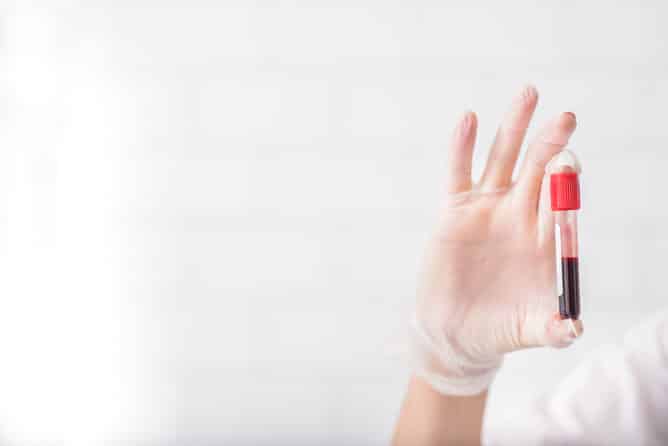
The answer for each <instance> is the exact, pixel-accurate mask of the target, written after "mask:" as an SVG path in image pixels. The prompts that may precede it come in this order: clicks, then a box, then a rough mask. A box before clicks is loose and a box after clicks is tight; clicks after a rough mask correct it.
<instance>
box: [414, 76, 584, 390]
mask: <svg viewBox="0 0 668 446" xmlns="http://www.w3.org/2000/svg"><path fill="white" fill-rule="evenodd" d="M537 99H538V95H537V92H536V90H535V88H533V87H527V88H525V89H524V90H523V91H522V93H521V94H520V95H519V96H518V97H517V98H516V99H515V101H514V102H513V104H512V107H511V109H510V111H509V113H508V115H507V116H506V117H505V119H504V120H503V122H502V124H501V126H500V128H499V130H498V133H497V135H496V139H495V141H494V143H493V145H492V148H491V150H490V154H489V157H488V159H487V165H486V166H485V170H484V173H483V175H482V178H481V180H480V182H479V183H478V184H475V185H474V184H472V181H471V159H472V152H473V146H474V143H475V139H476V129H477V118H476V115H475V114H473V113H472V112H468V113H466V114H464V116H463V117H462V119H461V121H460V122H459V124H458V125H457V127H456V129H455V131H454V134H453V136H452V141H451V146H450V152H449V169H448V173H447V184H446V189H447V191H446V197H445V205H444V208H443V212H442V214H441V221H440V223H439V226H438V229H437V231H436V234H435V236H434V237H433V240H432V241H431V242H430V245H429V248H428V250H427V256H426V262H425V268H424V274H423V276H422V278H421V281H420V289H419V292H418V303H417V311H416V318H415V323H416V331H417V339H418V344H419V353H420V370H419V374H420V375H421V376H422V377H423V378H425V379H426V380H427V382H429V383H430V384H432V386H433V387H435V388H436V389H437V390H440V391H441V392H443V393H453V394H473V393H479V392H481V391H482V390H484V389H485V388H486V387H487V386H488V385H489V382H490V381H491V379H492V377H493V376H494V373H495V371H496V369H497V368H498V367H499V365H500V362H501V358H502V355H503V354H504V353H507V352H511V351H513V350H518V349H522V348H527V347H535V346H545V345H549V346H554V347H564V346H567V345H569V344H570V343H571V342H572V341H573V340H574V339H575V337H576V334H574V333H573V331H572V330H571V328H570V325H569V323H567V321H562V320H561V319H560V317H559V313H558V298H557V295H556V277H555V276H556V265H555V242H554V221H553V215H552V212H551V209H550V202H549V186H548V185H549V183H546V181H545V179H546V178H545V166H546V164H547V163H548V161H549V160H550V159H551V158H552V157H553V156H554V155H555V154H557V153H558V152H559V151H561V150H562V149H563V148H564V146H565V145H566V144H567V143H568V139H569V137H570V136H571V134H572V133H573V131H574V130H575V126H576V122H575V115H574V114H572V113H562V114H560V115H559V116H557V117H556V118H555V119H553V120H552V121H551V122H549V123H548V124H547V125H546V126H545V127H544V128H543V129H542V130H541V131H540V132H539V133H538V135H537V137H536V138H535V140H534V141H533V142H532V143H531V144H530V145H529V148H528V152H527V154H526V157H525V160H524V162H523V165H522V166H521V169H520V170H519V175H518V177H517V181H515V182H513V181H512V176H513V170H514V168H515V164H516V161H517V158H518V154H519V151H520V147H521V145H522V141H523V139H524V136H525V133H526V130H527V127H528V125H529V121H530V120H531V116H532V114H533V112H534V110H535V108H536V103H537ZM575 323H576V329H577V332H578V333H582V323H581V322H580V321H575Z"/></svg>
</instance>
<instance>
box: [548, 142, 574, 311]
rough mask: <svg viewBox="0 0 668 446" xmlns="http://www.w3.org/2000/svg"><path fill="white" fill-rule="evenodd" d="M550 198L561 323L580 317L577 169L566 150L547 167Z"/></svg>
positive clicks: (570, 154) (571, 156)
mask: <svg viewBox="0 0 668 446" xmlns="http://www.w3.org/2000/svg"><path fill="white" fill-rule="evenodd" d="M547 170H548V173H550V195H551V197H550V198H551V204H552V211H553V212H554V217H555V223H556V225H557V226H558V228H559V235H560V239H561V284H562V294H561V295H560V296H559V314H560V316H561V318H562V319H571V320H577V319H578V318H579V317H580V271H579V270H580V268H579V263H580V262H579V256H578V229H577V228H578V225H577V211H578V210H579V209H580V183H579V174H580V166H579V163H578V162H577V158H575V155H573V153H572V152H570V151H568V150H564V151H562V152H561V153H560V154H559V155H558V156H557V157H556V158H555V159H554V160H553V161H552V162H550V165H548V169H547Z"/></svg>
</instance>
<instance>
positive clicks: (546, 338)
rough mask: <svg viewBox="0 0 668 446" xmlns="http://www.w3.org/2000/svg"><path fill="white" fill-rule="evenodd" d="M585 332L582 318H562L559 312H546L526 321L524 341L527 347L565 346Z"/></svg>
mask: <svg viewBox="0 0 668 446" xmlns="http://www.w3.org/2000/svg"><path fill="white" fill-rule="evenodd" d="M541 313H542V312H541ZM583 332H584V325H583V324H582V321H581V320H579V319H578V320H572V319H562V318H561V316H560V315H559V312H553V313H549V312H545V313H542V314H541V316H538V315H536V316H534V317H533V318H531V319H529V320H527V321H526V326H525V327H524V343H525V346H526V347H547V346H549V347H554V348H564V347H568V346H569V345H571V344H572V343H573V342H574V341H575V340H576V339H577V338H579V337H580V336H582V333H583Z"/></svg>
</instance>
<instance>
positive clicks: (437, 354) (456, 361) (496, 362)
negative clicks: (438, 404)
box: [412, 318, 503, 396]
mask: <svg viewBox="0 0 668 446" xmlns="http://www.w3.org/2000/svg"><path fill="white" fill-rule="evenodd" d="M412 350H413V356H414V361H415V374H416V375H417V376H419V377H420V378H421V379H422V380H423V381H425V382H426V383H428V384H429V385H430V386H431V387H432V388H433V389H434V390H436V391H437V392H439V393H441V394H443V395H457V396H468V395H478V394H480V393H482V392H484V391H485V390H487V389H488V388H489V386H490V385H491V383H492V381H493V380H494V377H495V376H496V373H497V371H498V370H499V368H500V367H501V364H502V362H503V355H494V356H492V357H488V358H473V357H471V356H469V355H464V354H463V353H461V352H460V351H458V350H457V349H456V348H455V347H454V345H453V343H452V342H450V341H449V340H448V339H446V338H445V336H438V337H436V336H433V335H432V334H431V333H430V332H429V331H428V330H425V329H424V328H423V327H422V325H421V324H420V323H419V321H418V319H417V318H413V323H412Z"/></svg>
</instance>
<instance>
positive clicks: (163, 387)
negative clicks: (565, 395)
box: [0, 0, 668, 446]
mask: <svg viewBox="0 0 668 446" xmlns="http://www.w3.org/2000/svg"><path fill="white" fill-rule="evenodd" d="M185 3H186V2H176V1H168V2H157V1H154V2H151V1H111V0H106V1H103V0H100V1H93V2H91V1H89V2H67V1H46V0H44V1H41V2H39V1H25V2H21V1H17V2H15V3H13V4H11V3H10V4H8V5H6V6H5V9H4V11H5V14H4V20H3V21H2V28H3V34H4V38H3V40H2V55H3V57H2V73H3V74H2V77H3V83H4V84H5V87H6V88H3V90H2V93H3V95H2V103H3V107H2V111H1V116H2V135H3V136H2V139H3V141H4V142H3V143H2V145H1V149H0V191H1V192H2V193H1V194H0V200H2V204H3V205H2V206H1V207H0V209H2V218H1V219H0V224H1V225H2V226H3V234H6V237H3V238H2V239H0V241H1V243H2V244H1V245H0V248H1V249H0V255H1V256H2V257H1V259H2V260H1V262H2V271H5V272H6V274H2V275H1V277H3V278H2V279H1V280H0V282H1V284H0V302H1V305H0V308H1V309H0V354H1V355H2V357H1V359H0V363H1V366H0V395H1V396H0V442H2V441H4V443H2V444H8V445H11V446H13V445H21V446H23V445H40V446H42V445H67V446H70V445H98V444H99V445H107V444H109V445H112V444H124V445H133V444H137V445H156V444H160V445H162V444H174V445H176V444H185V443H186V442H187V443H188V444H190V445H209V444H223V443H224V444H235V445H236V444H239V445H242V444H253V445H262V444H292V445H300V444H323V445H324V444H365V445H366V444H369V445H371V444H384V443H387V441H388V439H389V437H390V435H391V430H392V425H393V423H394V419H395V416H396V413H397V410H398V407H399V404H400V401H401V398H402V393H403V390H404V386H405V382H406V378H407V370H406V367H405V363H404V360H403V359H402V358H401V355H400V354H399V353H400V352H401V343H400V339H401V329H402V326H403V325H402V324H403V322H404V321H405V320H406V319H407V318H408V315H409V312H410V308H411V302H412V299H413V290H414V287H415V275H416V270H417V265H418V262H419V257H420V252H421V248H422V244H423V242H424V240H425V237H426V234H427V233H428V231H429V229H430V228H431V227H432V223H433V220H434V216H435V211H436V204H437V202H438V199H439V192H440V185H441V182H442V180H443V171H444V169H443V163H444V158H445V157H444V142H445V141H446V138H447V136H448V134H449V132H450V127H451V126H452V124H453V123H454V119H455V117H456V116H457V115H458V114H459V113H460V112H461V111H462V110H464V109H466V108H472V109H474V110H476V111H477V112H478V113H479V117H480V122H481V132H480V144H479V150H478V152H477V160H478V161H481V160H482V159H483V157H484V156H485V152H486V147H487V146H488V145H489V142H490V141H491V138H492V136H493V134H494V131H495V126H496V124H497V122H498V121H499V119H500V116H501V114H502V112H503V110H504V109H505V108H506V106H507V104H508V102H509V100H510V98H511V97H512V95H513V94H514V93H515V91H516V90H517V89H518V88H519V87H521V85H522V84H524V83H525V82H532V83H534V84H536V85H537V86H538V88H539V89H540V91H541V93H542V97H541V106H540V109H539V111H538V113H537V121H543V120H544V119H546V117H548V116H549V115H551V114H554V113H556V112H558V111H566V110H570V111H574V112H576V113H577V115H578V121H579V129H578V131H577V133H576V136H575V137H574V139H573V140H572V141H573V144H572V148H573V149H574V150H576V151H577V152H578V154H579V155H580V157H581V160H582V162H583V165H584V168H585V174H584V175H585V176H584V177H583V181H584V192H583V193H584V205H583V207H584V210H583V212H582V223H581V227H582V235H581V238H582V255H583V259H582V262H583V265H582V269H583V270H582V282H583V295H584V302H583V306H584V319H585V321H586V325H587V333H586V335H585V337H584V338H583V339H582V340H581V341H580V342H579V343H578V345H577V346H575V347H574V348H571V349H569V350H567V351H558V352H557V351H549V350H543V351H541V350H535V351H527V352H522V353H518V354H513V355H511V356H510V357H509V358H508V359H507V361H506V365H505V368H504V369H503V370H502V372H501V374H500V376H499V377H498V379H497V382H496V384H495V387H494V390H493V393H492V396H491V401H490V415H491V416H490V420H492V421H493V420H494V419H500V418H496V417H497V416H498V415H500V414H501V413H502V412H503V409H504V407H505V406H507V405H516V404H522V403H524V402H527V401H529V400H531V399H532V398H534V397H536V396H537V395H539V394H540V393H542V392H545V391H547V390H548V389H549V388H550V387H551V386H552V385H554V384H555V383H556V382H557V380H558V379H559V377H560V376H561V375H562V374H564V373H566V372H567V371H568V370H569V369H571V368H572V367H573V366H574V365H575V364H576V363H577V362H578V361H580V360H582V359H583V358H584V357H586V356H587V354H588V353H589V352H591V351H592V350H594V349H596V348H597V347H599V346H600V345H602V344H603V343H606V342H610V341H615V340H619V339H620V338H621V333H622V332H623V330H624V329H625V328H626V327H627V326H628V325H631V324H633V323H636V322H638V321H640V320H641V319H642V317H643V316H644V315H646V314H648V313H651V312H652V311H654V310H656V309H657V308H660V307H661V306H662V305H665V303H664V302H665V301H664V299H665V295H666V293H665V290H664V289H663V283H664V280H663V277H664V275H665V272H664V265H663V262H662V260H663V259H664V257H665V253H666V252H668V251H667V249H668V238H667V237H666V235H665V233H664V231H663V230H662V228H664V227H665V226H666V224H667V223H668V203H667V202H666V199H665V196H666V191H668V175H665V172H666V169H667V168H668V155H666V153H665V150H664V148H665V147H666V143H667V142H668V126H666V113H665V109H666V104H667V103H668V81H667V80H666V79H668V76H667V75H668V59H667V58H666V49H667V48H666V42H667V41H668V29H667V28H666V27H665V26H663V25H664V24H665V19H666V17H665V16H666V7H665V5H664V3H663V2H659V1H654V2H645V3H643V4H642V5H641V4H640V3H639V2H635V1H633V2H631V1H628V2H617V3H615V4H614V5H612V2H607V1H606V2H587V4H586V5H583V3H584V2H575V1H565V2H532V1H526V2H470V1H457V2H450V3H447V2H437V1H434V2H428V1H420V2H416V1H413V2H408V1H406V2H386V1H383V2H381V1H377V2H372V1H366V2H341V1H339V2H331V4H335V5H336V6H326V5H325V3H323V2H308V1H303V2H300V1H294V2H283V3H281V4H280V5H279V3H278V2H268V1H267V2H253V4H251V2H244V1H238V2H213V1H211V2H187V3H188V4H189V5H190V6H187V7H186V6H179V5H180V4H181V5H185ZM539 3H540V5H542V6H538V4H539ZM223 4H224V6H223ZM548 5H551V6H548ZM478 164H480V163H478ZM478 167H480V166H478ZM631 299H632V300H631Z"/></svg>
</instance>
